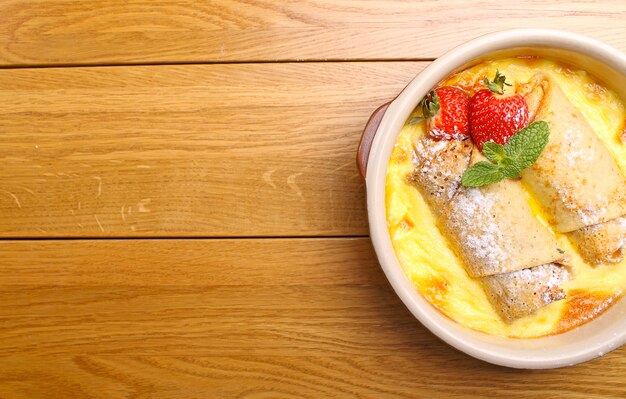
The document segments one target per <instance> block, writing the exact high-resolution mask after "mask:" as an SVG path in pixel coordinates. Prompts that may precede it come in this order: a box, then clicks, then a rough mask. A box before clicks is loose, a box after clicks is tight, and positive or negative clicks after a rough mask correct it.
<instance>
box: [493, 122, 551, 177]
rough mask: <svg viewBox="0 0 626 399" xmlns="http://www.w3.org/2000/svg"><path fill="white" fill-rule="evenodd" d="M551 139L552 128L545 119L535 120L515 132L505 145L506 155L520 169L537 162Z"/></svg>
mask: <svg viewBox="0 0 626 399" xmlns="http://www.w3.org/2000/svg"><path fill="white" fill-rule="evenodd" d="M549 139H550V128H549V127H548V124H547V123H546V122H545V121H538V122H533V123H531V124H530V125H528V126H526V127H525V128H523V129H522V130H520V131H519V132H517V133H515V135H513V137H511V139H510V140H509V142H508V143H507V144H506V145H505V146H504V149H505V151H506V155H507V156H508V157H509V158H511V159H513V160H514V161H515V162H516V163H517V166H519V168H520V170H521V169H525V168H527V167H529V166H530V165H532V164H533V163H535V161H537V159H538V158H539V155H541V153H542V152H543V150H544V149H545V148H546V145H547V144H548V140H549Z"/></svg>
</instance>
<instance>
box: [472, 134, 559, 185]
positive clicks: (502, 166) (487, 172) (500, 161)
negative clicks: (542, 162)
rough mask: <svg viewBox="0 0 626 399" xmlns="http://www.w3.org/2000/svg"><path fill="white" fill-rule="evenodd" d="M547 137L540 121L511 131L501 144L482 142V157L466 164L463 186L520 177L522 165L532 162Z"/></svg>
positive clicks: (543, 146)
mask: <svg viewBox="0 0 626 399" xmlns="http://www.w3.org/2000/svg"><path fill="white" fill-rule="evenodd" d="M549 139H550V128H549V127H548V124H547V123H546V122H544V121H537V122H533V123H531V124H530V125H528V126H526V127H525V128H523V129H522V130H520V131H519V132H517V133H515V135H513V137H511V138H510V139H509V142H508V143H506V144H505V145H501V144H498V143H493V142H489V143H485V145H484V146H483V155H484V156H485V158H487V159H488V160H489V161H491V163H489V162H486V161H482V162H478V163H476V164H475V165H472V166H471V167H469V168H467V170H466V171H465V173H463V177H462V179H461V184H463V185H464V186H465V187H480V186H485V185H488V184H493V183H497V182H499V181H501V180H504V179H515V178H517V177H520V173H521V172H522V170H523V169H526V168H528V167H529V166H531V165H532V164H534V163H535V162H536V161H537V159H538V158H539V155H541V153H542V152H543V150H544V149H545V148H546V145H547V144H548V140H549Z"/></svg>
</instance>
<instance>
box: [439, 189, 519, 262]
mask: <svg viewBox="0 0 626 399" xmlns="http://www.w3.org/2000/svg"><path fill="white" fill-rule="evenodd" d="M455 200H456V202H455V204H454V208H455V209H454V216H451V218H452V219H453V222H454V224H455V225H458V226H474V228H473V229H467V232H466V234H464V235H463V244H464V245H465V246H466V248H467V249H468V250H469V251H472V252H473V253H474V254H475V256H476V257H477V258H479V259H481V260H482V261H483V262H484V263H485V265H486V266H488V267H489V268H497V267H498V266H499V265H500V264H501V263H502V262H504V261H505V259H506V258H507V248H505V247H504V246H503V242H504V240H503V235H502V231H501V230H500V228H499V226H498V225H497V224H496V223H494V222H493V220H492V215H493V206H494V203H495V202H494V198H493V194H491V193H485V192H483V190H482V189H480V188H469V189H464V190H463V192H462V193H460V194H459V195H458V196H457V197H456V198H455Z"/></svg>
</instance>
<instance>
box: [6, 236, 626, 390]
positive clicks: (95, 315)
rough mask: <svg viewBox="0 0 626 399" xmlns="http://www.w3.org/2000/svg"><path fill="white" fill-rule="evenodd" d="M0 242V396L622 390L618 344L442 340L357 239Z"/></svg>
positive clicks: (624, 358) (625, 358)
mask: <svg viewBox="0 0 626 399" xmlns="http://www.w3.org/2000/svg"><path fill="white" fill-rule="evenodd" d="M0 252H2V253H3V255H4V256H3V257H2V258H0V275H2V276H3V278H2V282H3V284H2V290H1V291H0V315H1V316H0V320H1V323H0V353H1V354H2V357H0V397H11V398H32V397H51V396H54V397H83V398H111V397H155V398H181V397H183V398H186V397H189V398H192V397H216V398H217V397H219V398H221V397H244V398H245V397H305V398H320V397H332V396H334V395H336V396H339V397H369V398H380V397H393V398H400V397H402V398H410V397H416V396H418V397H419V396H422V397H432V396H429V395H438V396H439V397H477V396H485V397H507V398H536V397H568V398H622V397H623V393H624V392H625V390H626V380H625V379H624V374H623V370H624V368H625V367H626V351H625V349H626V348H622V349H619V350H617V351H615V352H613V353H610V354H608V355H606V356H605V357H604V358H602V359H600V360H597V361H594V362H590V363H586V364H583V365H579V366H575V367H571V368H567V369H561V370H551V371H520V370H510V369H505V368H501V367H496V366H492V365H489V364H486V363H483V362H481V361H478V360H475V359H472V358H470V357H468V356H466V355H464V354H462V353H460V352H457V351H456V350H454V349H451V348H449V347H447V346H445V345H444V344H442V343H441V342H440V341H439V340H438V339H437V338H435V337H434V336H432V335H431V334H430V333H428V332H427V331H426V330H425V328H424V327H422V326H421V325H420V324H419V323H418V322H417V321H416V320H415V319H414V318H413V317H411V315H410V314H409V312H408V311H407V310H406V309H405V308H404V306H403V305H402V303H401V302H400V300H399V299H398V298H397V297H396V296H395V294H394V293H393V291H392V290H391V288H390V287H389V286H388V285H387V283H386V280H385V278H384V276H383V274H382V272H381V270H380V268H379V267H378V265H377V263H376V261H375V258H374V254H373V251H372V249H371V247H370V243H369V239H367V238H359V239H346V238H338V239H322V238H317V239H309V238H306V239H262V240H260V239H226V240H216V239H213V240H72V241H66V240H59V241H56V240H46V241H4V242H2V243H0ZM243 253H246V254H248V256H242V254H243ZM35 382H36V383H35ZM51 393H54V395H52V394H51Z"/></svg>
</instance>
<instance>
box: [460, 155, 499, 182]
mask: <svg viewBox="0 0 626 399" xmlns="http://www.w3.org/2000/svg"><path fill="white" fill-rule="evenodd" d="M504 177H505V176H504V173H503V171H502V168H501V167H500V166H498V165H496V164H493V163H489V162H485V161H482V162H478V163H476V164H474V165H472V166H470V167H469V168H467V169H466V170H465V173H463V177H462V178H461V184H463V185H464V186H465V187H480V186H486V185H488V184H493V183H497V182H499V181H501V180H502V179H504Z"/></svg>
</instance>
